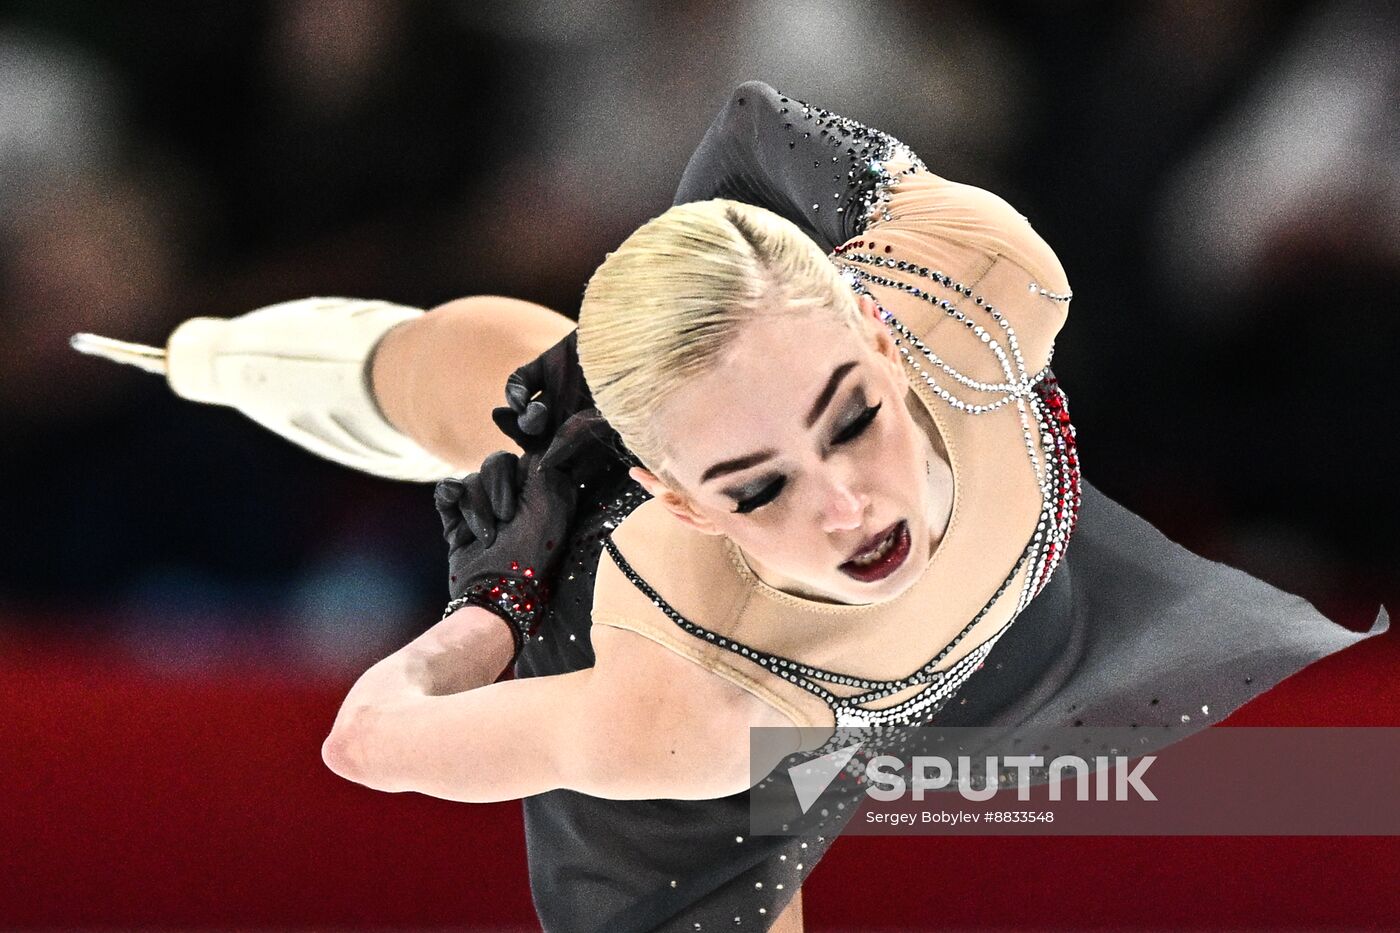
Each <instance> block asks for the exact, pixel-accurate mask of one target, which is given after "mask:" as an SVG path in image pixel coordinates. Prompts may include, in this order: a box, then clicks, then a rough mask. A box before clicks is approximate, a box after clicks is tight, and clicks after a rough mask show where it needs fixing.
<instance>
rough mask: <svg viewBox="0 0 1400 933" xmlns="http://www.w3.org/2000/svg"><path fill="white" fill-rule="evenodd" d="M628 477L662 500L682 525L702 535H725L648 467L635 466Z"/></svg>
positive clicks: (667, 509) (628, 473) (655, 497)
mask: <svg viewBox="0 0 1400 933" xmlns="http://www.w3.org/2000/svg"><path fill="white" fill-rule="evenodd" d="M627 475H628V476H630V477H632V479H634V480H636V481H637V483H638V484H639V485H641V487H642V488H643V489H645V490H646V491H647V492H649V493H651V496H652V498H654V499H658V500H660V502H661V504H662V505H664V506H665V507H666V511H668V512H670V513H671V514H672V515H674V516H675V517H676V520H677V521H679V522H680V523H681V524H682V525H685V526H686V527H688V528H694V529H695V530H696V531H698V532H700V533H701V534H707V535H719V534H723V533H724V532H722V531H720V530H719V529H718V528H716V527H715V525H714V523H713V522H712V521H710V520H709V519H708V518H706V517H705V516H703V515H701V514H700V513H699V512H697V511H696V510H695V508H694V506H693V505H692V504H691V502H690V499H689V498H687V497H686V496H684V495H682V494H681V493H678V492H676V491H675V490H674V489H672V488H671V487H670V486H668V485H666V483H665V482H663V481H662V480H661V478H660V477H658V476H657V475H656V474H655V473H653V472H651V471H650V470H648V469H647V468H646V467H638V466H634V467H632V468H631V469H630V470H628V471H627Z"/></svg>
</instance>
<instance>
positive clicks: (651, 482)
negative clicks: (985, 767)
mask: <svg viewBox="0 0 1400 933" xmlns="http://www.w3.org/2000/svg"><path fill="white" fill-rule="evenodd" d="M1069 299H1070V289H1069V283H1068V281H1067V279H1066V277H1065V273H1064V270H1063V269H1062V268H1061V266H1060V263H1059V262H1058V261H1057V259H1056V258H1055V256H1054V254H1053V252H1052V251H1051V250H1050V249H1049V247H1048V246H1047V245H1046V244H1045V243H1044V242H1043V241H1042V240H1041V239H1040V238H1039V236H1037V235H1036V234H1035V233H1034V231H1033V230H1032V229H1031V228H1030V226H1029V224H1028V223H1027V222H1026V219H1025V218H1024V217H1022V216H1021V215H1020V214H1018V213H1017V212H1016V211H1015V210H1014V209H1012V208H1011V207H1010V205H1008V204H1006V202H1005V201H1003V200H1001V199H1000V198H998V197H996V196H995V195H992V194H990V193H989V192H986V191H983V190H981V189H977V188H973V187H971V186H967V185H960V184H957V183H954V182H950V181H947V180H945V179H942V178H940V177H938V176H937V175H934V174H933V173H931V172H929V171H928V169H927V168H926V167H925V166H924V165H923V163H922V162H921V161H920V160H919V159H918V157H917V156H916V155H915V154H914V153H912V152H910V151H909V150H908V149H907V147H904V146H903V145H902V144H900V143H899V142H898V141H897V140H895V139H894V138H892V137H890V136H888V135H886V134H884V133H881V132H879V131H876V130H873V129H870V128H868V127H865V126H862V125H860V124H858V123H856V122H854V121H851V120H848V119H845V118H842V117H839V116H837V115H835V114H831V113H829V112H827V111H824V110H821V109H820V108H816V107H811V106H809V105H806V104H804V103H803V102H801V101H799V100H796V99H790V98H787V97H784V96H782V95H780V94H778V93H777V92H776V91H774V90H773V89H772V88H771V87H768V86H767V85H764V84H761V83H758V82H749V83H746V84H744V85H741V86H740V87H739V88H737V89H736V90H735V91H734V93H733V94H732V96H731V98H730V100H729V102H728V104H727V105H726V107H725V108H724V109H723V110H722V111H721V113H720V114H719V115H718V116H717V117H716V119H715V121H714V122H713V123H712V125H711V126H710V128H709V130H708V132H707V133H706V136H705V138H704V140H703V141H702V143H701V145H700V147H699V149H698V150H697V151H696V153H695V155H694V156H693V157H692V159H691V161H690V163H689V165H688V166H687V169H686V172H685V175H684V177H683V179H682V182H681V185H680V189H679V191H678V194H677V197H676V206H673V207H672V208H671V209H670V210H668V211H667V212H666V213H664V214H663V215H661V216H660V217H658V218H655V219H654V220H652V221H650V222H648V223H647V224H645V225H643V226H642V227H641V228H640V229H639V230H638V231H636V232H635V233H634V234H633V235H632V236H630V237H628V239H627V240H626V241H625V242H624V243H623V244H622V245H621V246H619V248H618V249H617V250H616V251H615V252H613V253H612V254H610V255H609V256H608V258H607V260H606V261H605V262H604V263H603V265H602V266H601V267H600V268H599V269H598V271H597V272H596V273H595V274H594V276H593V278H592V279H591V280H590V282H589V285H588V289H587V291H586V293H585V297H584V301H583V305H582V310H581V312H580V320H579V326H578V330H577V332H576V333H568V334H567V335H564V334H562V333H561V331H565V330H566V329H567V326H566V325H561V324H560V322H559V321H558V320H556V319H555V318H554V317H552V316H551V312H547V311H544V310H543V309H539V308H537V307H536V306H527V305H523V303H518V302H509V301H508V300H506V299H472V300H468V301H467V302H464V303H459V304H454V306H451V307H448V308H444V309H439V310H438V311H435V312H432V313H430V314H428V315H425V316H421V315H419V314H418V313H417V312H415V311H412V310H405V309H396V308H394V307H392V306H386V305H382V304H374V303H357V304H355V303H335V302H330V303H323V304H319V305H318V304H314V303H313V304H307V303H297V304H293V305H290V306H276V307H274V308H271V309H265V310H264V311H263V312H257V313H255V314H254V315H250V316H247V317H246V318H244V319H240V320H238V321H234V322H211V321H207V320H205V321H200V320H198V319H197V320H196V321H194V322H188V323H187V324H186V325H183V326H182V328H181V329H180V330H177V331H176V333H175V335H173V337H172V341H171V344H170V346H169V357H168V360H167V361H166V365H167V366H168V367H169V375H170V378H171V384H172V386H173V387H174V388H175V389H176V391H179V392H181V394H184V395H187V396H190V397H196V398H202V399H204V400H219V401H225V402H229V401H232V402H233V403H235V404H237V405H238V406H239V407H240V408H242V409H243V410H245V411H247V412H249V413H250V414H252V415H253V416H254V417H256V418H258V419H259V420H260V421H262V422H263V423H265V424H268V425H269V426H271V427H273V428H274V429H276V430H278V431H279V432H281V433H283V434H285V435H287V436H289V437H292V438H293V439H295V440H298V441H299V442H301V443H303V444H304V445H305V446H308V447H310V448H312V449H314V450H317V451H318V452H321V453H324V454H326V455H328V456H332V457H333V458H335V459H339V460H341V461H342V462H348V463H351V464H352V465H355V466H357V467H359V468H362V469H369V470H371V471H372V472H378V473H382V474H385V475H395V476H400V477H405V478H410V477H411V478H429V477H436V476H439V475H442V474H445V473H448V472H456V471H459V470H462V469H466V468H477V467H479V469H478V470H477V472H475V473H473V474H472V475H470V476H467V477H466V478H465V479H463V480H448V481H444V482H442V483H440V484H439V486H438V489H437V504H438V508H439V511H440V513H441V514H442V516H443V522H444V534H445V536H446V538H447V539H448V541H449V545H450V572H449V577H450V586H449V589H450V591H451V595H452V597H453V598H452V601H451V602H450V603H449V605H448V612H447V613H446V614H445V616H444V619H443V620H442V621H441V622H440V623H438V625H436V626H434V628H433V629H431V630H430V631H429V632H427V633H425V634H424V635H423V636H421V637H420V638H418V639H416V640H415V641H414V642H412V643H411V644H410V645H408V646H407V647H405V648H404V649H402V650H401V651H399V652H397V653H395V654H394V655H391V656H390V657H389V658H386V659H385V660H384V661H382V662H380V663H379V664H376V665H375V666H374V667H372V668H371V669H370V670H369V671H367V672H366V673H365V675H364V676H362V677H361V678H360V680H359V681H358V682H357V683H356V684H355V686H354V687H353V688H352V690H351V691H350V693H349V695H348V696H347V697H346V700H345V703H344V705H343V707H342V709H341V711H340V714H339V716H338V717H337V721H336V723H335V725H334V727H333V729H332V732H331V734H330V736H329V738H328V739H327V742H326V745H325V749H324V756H325V759H326V761H327V764H328V765H329V766H330V767H331V768H332V769H333V770H335V771H336V772H337V773H340V774H343V775H344V776H346V777H348V778H350V779H352V780H356V781H359V782H361V783H364V784H367V785H369V786H371V787H377V788H380V789H384V790H417V791H420V792H424V793H430V794H434V795H436V796H441V797H445V798H449V799H457V800H466V801H487V800H502V799H511V798H517V797H519V798H523V805H524V808H525V817H526V832H527V849H528V854H529V859H530V876H531V886H532V891H533V894H534V898H535V904H536V907H537V909H538V911H539V914H540V917H541V919H542V921H543V922H544V924H545V927H546V928H547V929H550V930H556V929H557V930H610V931H611V930H652V929H667V930H671V929H675V930H715V929H719V928H724V929H730V928H734V927H735V926H738V927H739V928H741V929H760V930H762V929H800V900H799V899H798V898H797V894H798V891H799V888H800V885H801V883H802V881H803V879H804V878H805V877H806V874H807V873H808V872H810V870H811V869H812V867H813V866H814V865H815V864H816V862H817V860H818V859H819V858H820V857H821V855H822V853H823V852H824V851H825V850H826V848H827V847H828V846H829V845H830V844H831V843H832V841H833V840H834V838H835V836H836V834H837V832H839V829H840V827H841V825H842V823H843V822H844V820H845V819H849V818H850V816H852V815H854V810H855V808H854V807H851V808H848V809H847V810H846V811H844V812H842V813H839V814H833V816H832V817H831V819H830V821H829V823H828V824H827V825H825V826H823V827H821V831H820V832H817V831H816V830H814V831H812V832H810V833H805V834H803V835H800V836H795V837H792V836H782V837H779V836H767V837H749V835H748V832H747V830H748V825H749V795H750V790H749V789H750V787H751V785H752V783H753V778H752V776H751V768H750V762H749V761H748V752H749V744H748V729H749V727H752V726H789V727H795V728H794V729H793V730H792V732H793V735H794V740H793V743H792V747H791V749H789V750H796V749H803V750H812V749H821V748H823V747H824V746H826V745H829V744H831V743H832V742H833V741H834V740H835V738H836V737H837V736H839V735H840V730H842V729H843V728H847V727H851V728H855V727H864V726H876V727H891V728H896V727H899V726H904V725H914V724H923V723H934V724H938V725H946V726H955V725H1011V726H1025V725H1045V726H1058V725H1065V726H1069V725H1078V724H1084V725H1130V724H1137V725H1143V726H1153V725H1155V726H1167V725H1170V726H1172V727H1173V732H1172V735H1171V738H1173V739H1174V738H1181V737H1185V736H1186V735H1188V734H1190V733H1191V732H1193V731H1195V730H1198V729H1201V728H1204V727H1205V726H1207V725H1209V724H1210V723H1212V722H1214V721H1217V720H1219V719H1221V718H1223V717H1225V716H1226V715H1228V714H1229V713H1230V712H1232V711H1233V710H1234V709H1236V708H1237V707H1238V706H1240V705H1241V704H1242V703H1244V702H1245V701H1247V700H1248V699H1250V698H1251V697H1253V696H1255V695H1257V694H1258V693H1260V692H1262V691H1263V690H1266V689H1268V688H1269V687H1271V686H1273V685H1274V684H1276V683H1277V682H1278V681H1280V680H1281V679H1283V678H1284V677H1287V676H1288V675H1289V674H1291V673H1293V672H1295V671H1297V670H1298V669H1300V668H1302V667H1304V666H1306V665H1307V664H1309V663H1311V662H1312V661H1313V660H1316V659H1318V658H1320V657H1323V656H1325V655H1327V654H1331V653H1333V652H1335V651H1337V650H1340V649H1341V648H1344V647H1346V646H1347V645H1350V644H1352V643H1354V642H1356V641H1358V640H1361V639H1363V638H1366V637H1369V636H1370V635H1374V634H1378V633H1380V632H1381V631H1384V630H1385V628H1386V623H1385V619H1384V613H1382V616H1381V618H1379V619H1378V620H1377V623H1376V625H1375V626H1373V627H1372V629H1371V631H1370V632H1367V633H1352V632H1349V631H1347V630H1345V629H1343V628H1341V627H1339V626H1337V625H1335V624H1334V623H1332V622H1331V621H1330V620H1327V619H1326V618H1325V617H1323V616H1321V615H1320V614H1318V613H1317V612H1316V611H1315V610H1314V609H1312V607H1310V606H1309V605H1308V604H1307V603H1306V602H1304V601H1303V600H1301V599H1299V598H1297V597H1294V596H1290V595H1288V594H1286V593H1282V592H1280V591H1278V590H1276V589H1274V588H1272V587H1270V586H1268V585H1266V584H1264V583H1262V582H1261V581H1258V580H1254V579H1253V578H1250V577H1248V576H1247V575H1245V574H1243V573H1240V572H1239V571H1235V570H1233V569H1231V568H1228V567H1225V566H1223V565H1220V564H1215V563H1212V562H1209V561H1206V560H1204V559H1202V558H1199V557H1197V556H1195V555H1193V554H1191V553H1190V552H1188V551H1186V550H1184V549H1182V548H1180V547H1179V546H1177V545H1175V544H1173V543H1172V542H1170V541H1168V540H1167V539H1166V538H1165V537H1163V536H1162V535H1161V534H1160V533H1158V532H1157V531H1156V530H1155V529H1153V528H1152V527H1151V526H1150V525H1148V524H1147V523H1146V522H1144V521H1142V520H1141V519H1140V518H1138V517H1137V516H1135V515H1133V514H1132V513H1130V512H1128V511H1127V510H1125V509H1123V508H1122V507H1121V506H1118V505H1117V504H1116V503H1114V502H1112V501H1111V500H1109V499H1107V498H1105V497H1104V496H1103V495H1101V494H1100V493H1098V491H1097V490H1096V489H1094V488H1093V487H1092V486H1091V485H1090V484H1089V483H1088V482H1087V481H1085V480H1084V479H1083V478H1082V476H1081V474H1080V469H1079V462H1078V453H1077V450H1076V447H1075V431H1074V428H1073V425H1072V423H1071V422H1070V418H1069V410H1068V402H1067V400H1066V398H1065V395H1064V393H1063V392H1062V391H1061V390H1060V388H1059V386H1058V382H1057V380H1056V378H1055V376H1054V374H1053V373H1052V372H1051V370H1050V368H1049V364H1050V360H1051V355H1052V352H1053V343H1054V339H1055V337H1056V335H1057V334H1058V332H1059V330H1060V328H1061V326H1062V325H1063V323H1064V320H1065V316H1066V312H1067V308H1068V303H1069ZM502 312H507V313H502ZM258 315H262V317H258ZM336 322H338V323H336ZM391 328H392V329H391ZM560 336H562V337H563V339H562V340H561V339H558V338H559V337H560ZM532 341H535V342H536V343H535V344H534V345H533V346H532V345H531V342H532ZM551 343H552V344H553V345H552V346H550V344H551ZM545 347H548V349H547V350H546V352H544V353H543V354H541V355H539V356H538V357H537V358H535V359H534V361H533V362H531V363H529V364H528V365H525V366H520V365H519V364H520V363H522V362H524V361H525V360H529V359H530V358H531V357H532V356H534V355H535V354H536V353H539V351H540V350H543V349H545ZM327 348H334V349H327ZM289 356H299V357H300V360H299V362H298V361H293V362H294V364H295V365H292V366H291V368H289V364H288V361H287V357H289ZM308 360H313V361H316V362H318V365H311V364H310V363H308ZM319 364H324V365H319ZM153 365H154V364H153ZM364 373H368V379H367V381H365V382H362V381H361V376H362V374H364ZM502 382H505V383H506V384H507V399H508V402H509V404H508V406H507V407H505V408H501V409H497V410H496V411H495V412H494V414H492V413H491V412H490V409H491V399H493V398H494V397H496V393H497V392H498V391H499V386H500V385H501V383H502ZM486 383H489V385H487V384H486ZM366 385H367V386H368V388H367V389H366V388H364V386H366ZM599 416H601V417H599ZM491 419H494V420H495V422H496V423H497V424H498V425H500V426H501V427H502V428H503V429H504V430H505V431H506V433H507V435H508V436H509V437H510V438H511V439H512V440H513V441H514V442H515V443H516V444H517V445H518V451H519V453H520V454H523V457H520V456H517V453H516V452H501V453H497V454H491V455H489V456H488V455H487V451H489V450H490V449H491V447H492V446H494V445H493V444H492V442H491V441H490V440H489V436H488V433H487V432H486V431H485V430H484V428H483V425H485V424H486V423H487V422H488V420H491ZM602 419H606V420H605V421H603V420H602ZM612 430H615V431H616V434H617V437H613V436H612V435H611V434H610V433H609V432H610V431H612ZM454 468H455V469H454ZM1071 542H1072V547H1071V546H1070V544H1071ZM502 619H504V620H505V622H506V623H507V624H505V625H502ZM512 663H513V666H514V672H515V675H516V677H515V679H514V680H510V681H505V682H500V683H495V682H494V681H495V680H496V678H497V677H498V676H499V675H500V674H501V672H502V671H503V670H504V669H505V668H506V667H508V666H511V664H512ZM775 763H776V760H775V761H772V762H755V763H753V769H752V773H757V774H760V775H761V774H762V773H764V771H765V770H766V769H767V768H769V767H771V766H772V765H773V764H775Z"/></svg>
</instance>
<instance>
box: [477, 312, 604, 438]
mask: <svg viewBox="0 0 1400 933" xmlns="http://www.w3.org/2000/svg"><path fill="white" fill-rule="evenodd" d="M592 407H593V396H592V394H591V393H590V392H589V391H588V383H587V382H586V381H584V378H583V370H582V369H581V368H580V367H579V365H578V330H577V329H575V330H571V331H569V335H568V336H567V337H565V338H564V339H563V340H561V341H559V342H558V343H556V344H555V345H554V346H552V347H550V348H549V349H548V350H546V351H544V352H543V353H541V354H540V355H539V356H537V357H536V358H535V359H533V360H531V361H530V362H528V363H526V364H525V365H524V366H521V367H520V368H519V369H517V370H516V371H515V372H513V373H511V374H510V377H509V378H508V379H506V404H505V405H504V406H502V407H499V408H496V409H494V410H493V411H492V412H491V420H493V421H495V422H496V426H497V427H498V428H500V429H501V431H502V433H504V434H505V435H506V436H507V437H509V438H510V439H511V440H513V441H515V442H516V443H517V444H519V445H520V447H521V449H522V450H525V451H526V452H530V453H537V452H540V451H542V450H544V449H545V448H546V447H548V446H549V443H550V441H551V439H552V438H553V436H554V432H555V431H556V430H558V428H559V426H560V425H562V424H563V423H564V422H565V421H567V420H569V418H570V417H572V416H573V415H575V414H577V413H578V412H580V411H582V410H584V409H586V408H592Z"/></svg>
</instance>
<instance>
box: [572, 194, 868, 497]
mask: <svg viewBox="0 0 1400 933" xmlns="http://www.w3.org/2000/svg"><path fill="white" fill-rule="evenodd" d="M814 312H815V313H822V312H825V313H828V314H831V315H833V316H834V317H835V318H836V319H838V320H842V321H844V322H847V323H849V324H850V325H851V326H852V327H856V326H857V323H858V320H859V309H858V306H857V304H856V300H855V296H854V295H853V294H852V293H851V290H850V289H849V288H848V287H847V286H846V285H845V283H844V282H843V281H842V279H841V277H840V275H839V274H838V273H837V271H836V269H835V267H834V266H833V265H832V264H831V262H830V261H829V260H828V258H827V256H826V254H825V253H824V252H823V251H822V249H821V247H819V246H818V245H817V244H816V243H815V242H814V241H813V240H811V239H810V238H809V237H808V236H807V235H806V234H805V233H803V232H802V230H801V228H799V227H798V226H797V225H796V224H794V223H792V222H791V221H789V220H787V219H785V218H783V217H780V216H779V215H777V214H775V213H773V212H772V211H769V210H766V209H764V208H761V207H756V206H754V205H751V204H745V203H743V202H741V201H732V200H728V199H723V198H717V199H714V200H710V201H695V202H692V203H689V204H679V205H676V206H675V207H672V208H670V209H669V210H667V211H666V212H665V213H664V214H661V215H660V216H659V217H655V218H653V219H651V220H649V221H647V222H646V223H645V224H643V225H642V226H641V227H639V228H638V229H637V230H636V231H635V232H633V233H632V235H631V236H629V237H628V238H627V239H626V240H624V241H623V242H622V244H621V245H620V246H618V248H617V249H616V250H614V251H613V252H611V253H609V254H608V255H607V258H606V259H605V260H604V261H603V264H602V265H601V266H599V267H598V269H597V270H596V271H595V272H594V273H593V275H592V277H591V278H590V279H589V280H588V285H587V287H586V288H585V289H584V294H583V304H582V306H581V307H580V310H579V320H578V357H579V365H580V366H581V367H582V368H583V374H584V379H585V380H586V381H587V383H588V387H589V390H590V391H591V392H592V395H593V401H594V403H595V404H596V405H597V407H598V411H599V413H601V414H602V415H603V417H604V418H606V419H607V420H608V423H609V424H611V425H612V427H613V428H614V429H616V430H617V432H618V434H619V435H620V436H621V438H622V441H623V443H624V444H626V445H627V447H628V448H629V449H630V450H631V452H632V453H633V454H635V455H636V456H637V458H638V459H640V460H641V461H642V463H643V464H645V465H646V466H647V467H648V468H649V469H651V470H652V472H654V473H657V474H658V475H661V476H664V473H662V472H661V471H660V470H659V469H657V465H658V464H659V463H660V461H661V459H662V458H663V457H664V456H665V450H664V445H663V442H662V440H661V438H660V436H659V434H658V432H657V428H656V422H655V418H654V417H653V416H654V414H655V412H656V409H657V407H658V406H659V405H660V404H661V403H662V402H663V401H664V400H665V399H666V398H667V397H668V396H669V395H670V394H671V393H673V392H674V391H676V389H678V388H679V387H680V386H682V385H684V384H685V382H686V381H687V380H689V379H691V378H693V377H694V376H697V375H699V374H701V373H703V372H705V371H707V370H708V369H709V368H710V367H711V366H713V365H714V364H715V363H716V361H717V359H718V357H719V356H720V354H721V353H722V352H723V351H724V350H725V348H726V347H727V346H728V345H729V344H730V341H732V340H733V339H734V336H735V334H736V332H737V331H738V329H739V327H740V326H741V325H742V324H743V323H744V322H745V321H748V320H750V319H751V318H752V317H754V316H756V315H759V314H763V315H773V314H784V315H788V314H804V313H814ZM793 347H794V351H797V350H798V349H799V348H800V344H799V343H798V338H797V337H796V336H794V344H793Z"/></svg>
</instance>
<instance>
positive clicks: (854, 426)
mask: <svg viewBox="0 0 1400 933" xmlns="http://www.w3.org/2000/svg"><path fill="white" fill-rule="evenodd" d="M883 404H884V402H876V403H875V404H874V405H871V406H870V407H869V408H866V409H865V410H864V411H862V412H861V413H860V414H859V415H857V416H856V417H855V419H854V420H852V421H851V423H850V424H848V425H846V426H845V427H844V428H842V429H841V430H840V431H839V432H838V433H837V435H836V436H835V437H834V438H832V440H831V442H832V443H833V444H847V443H850V442H851V441H853V440H855V439H856V438H858V437H860V436H861V435H862V434H864V433H865V432H866V430H867V429H868V428H869V427H870V425H871V424H872V423H873V422H874V421H875V416H876V415H878V414H879V413H880V406H881V405H883ZM786 485H787V477H786V476H779V477H777V478H776V479H774V480H773V481H772V482H771V483H769V484H768V485H766V486H764V487H763V488H762V489H760V490H759V491H758V492H757V493H755V494H754V495H752V496H750V497H748V498H747V499H740V500H739V502H738V503H737V507H736V508H735V509H734V511H735V512H737V513H739V514H746V513H748V512H752V511H753V510H754V509H757V508H759V507H760V506H764V505H767V504H768V503H770V502H772V501H773V500H774V499H776V498H777V497H778V493H780V492H782V491H783V487H784V486H786Z"/></svg>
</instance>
